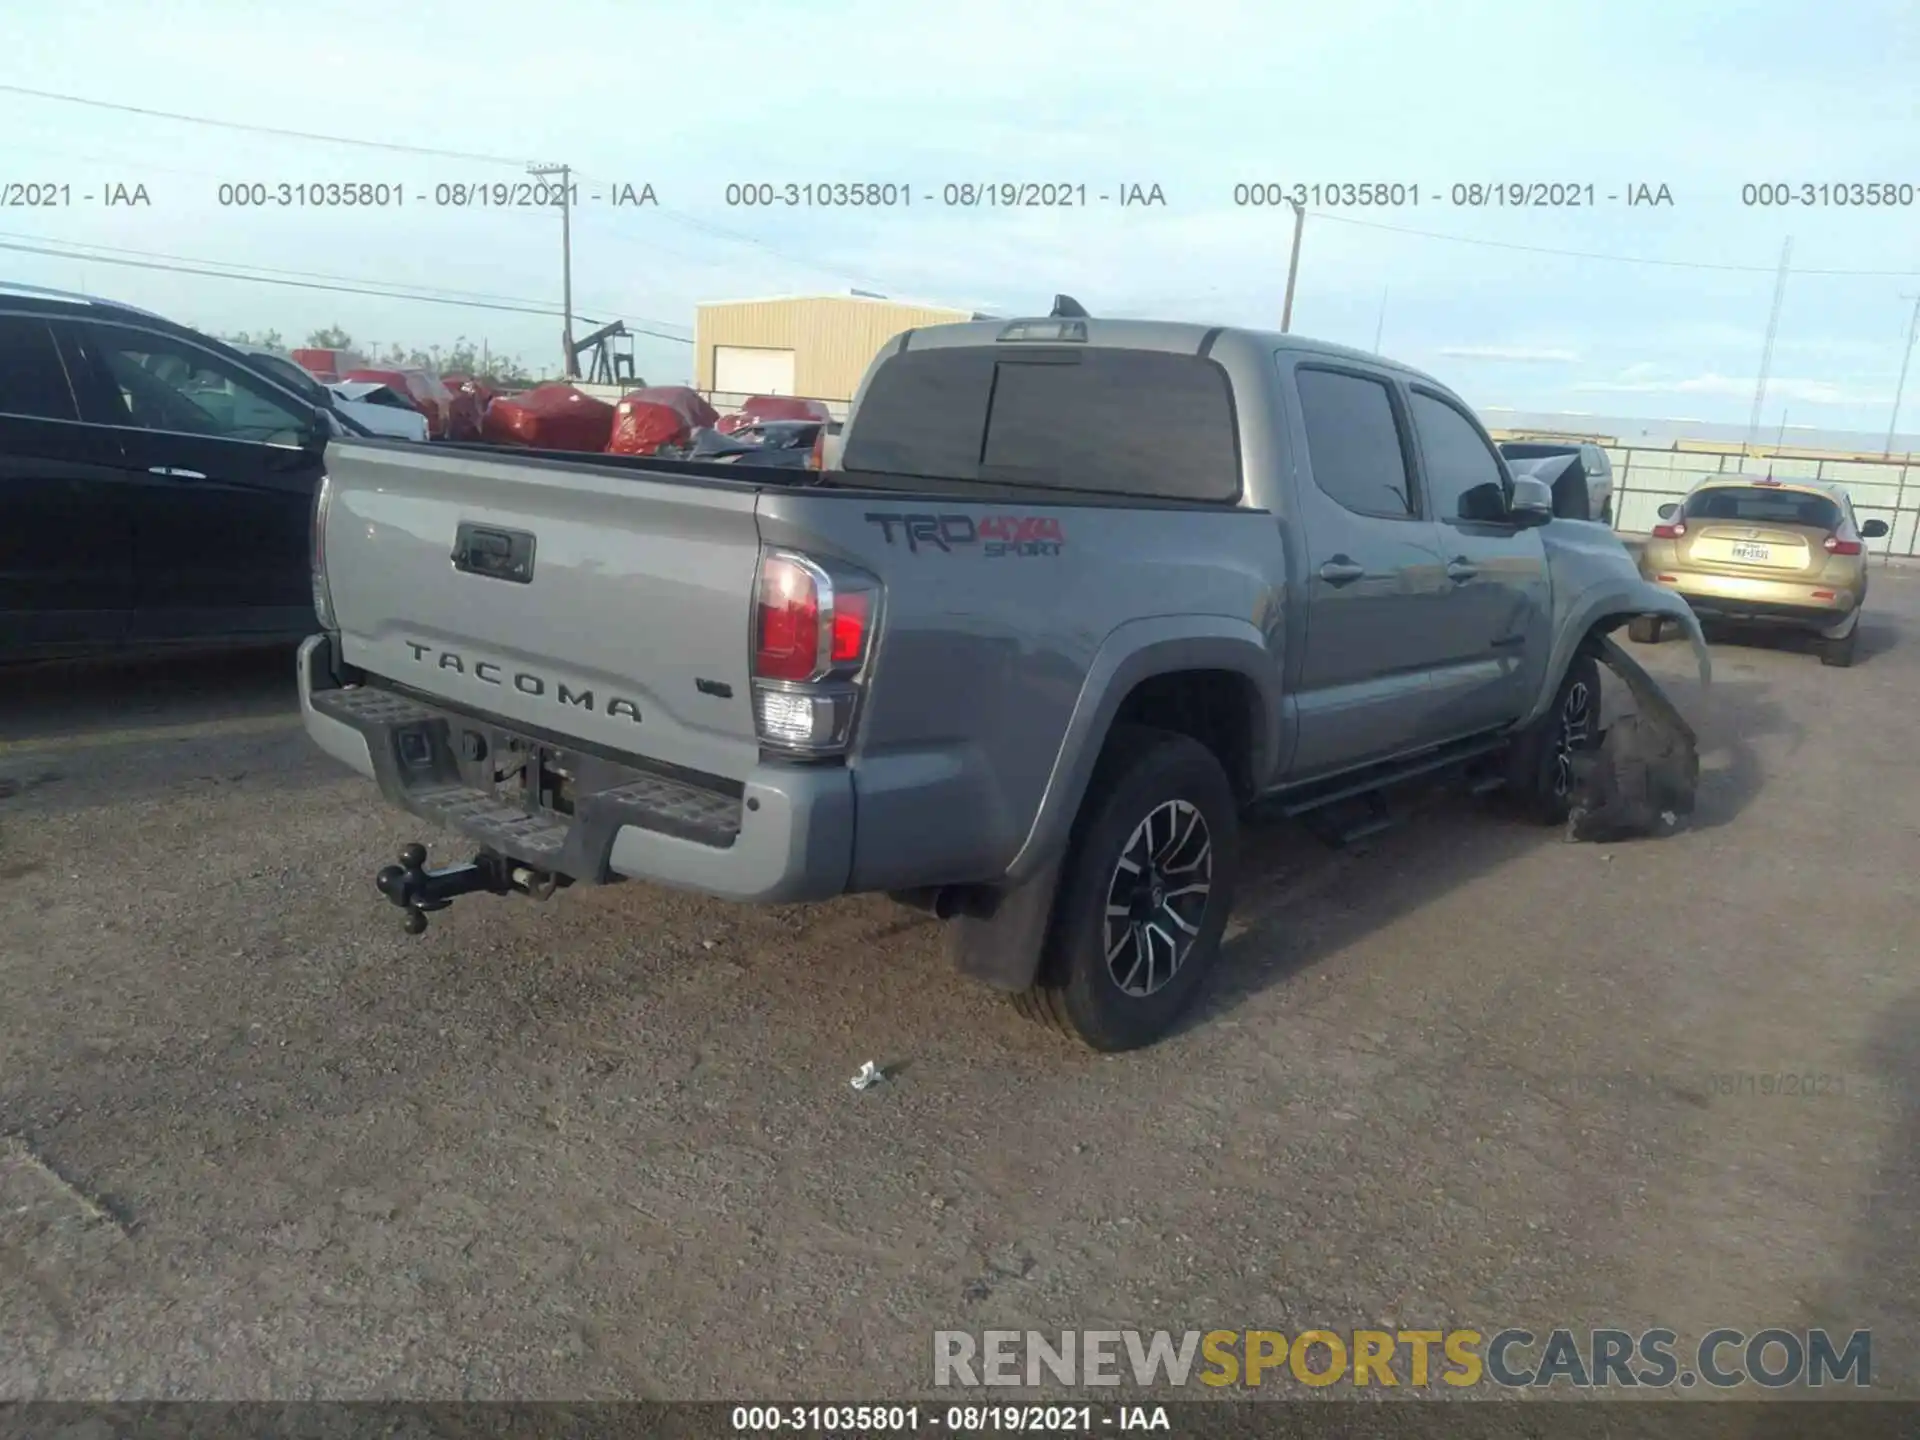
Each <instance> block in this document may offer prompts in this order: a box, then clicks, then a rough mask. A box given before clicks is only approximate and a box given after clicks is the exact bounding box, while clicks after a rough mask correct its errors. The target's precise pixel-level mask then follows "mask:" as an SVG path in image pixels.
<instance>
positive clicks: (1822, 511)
mask: <svg viewBox="0 0 1920 1440" xmlns="http://www.w3.org/2000/svg"><path fill="white" fill-rule="evenodd" d="M1686 518H1687V519H1689V520H1731V521H1734V522H1735V523H1737V524H1743V525H1806V526H1809V527H1810V528H1812V529H1815V530H1838V529H1839V528H1840V522H1841V518H1842V517H1841V514H1840V507H1839V506H1838V505H1836V504H1834V503H1833V501H1831V500H1829V499H1827V497H1826V496H1824V495H1809V494H1807V493H1806V492H1805V491H1804V490H1766V489H1762V488H1760V487H1759V486H1753V487H1751V488H1747V487H1742V486H1736V485H1726V486H1718V487H1716V488H1714V489H1712V490H1702V491H1701V492H1700V493H1699V494H1697V495H1695V496H1694V497H1693V498H1692V499H1691V500H1689V501H1687V510H1686Z"/></svg>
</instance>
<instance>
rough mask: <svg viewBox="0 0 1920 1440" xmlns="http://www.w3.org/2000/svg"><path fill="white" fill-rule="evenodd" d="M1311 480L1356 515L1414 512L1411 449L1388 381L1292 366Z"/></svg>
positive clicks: (1398, 515)
mask: <svg viewBox="0 0 1920 1440" xmlns="http://www.w3.org/2000/svg"><path fill="white" fill-rule="evenodd" d="M1294 380H1295V383H1296V384H1297V385H1298V387H1299V391H1300V412H1301V414H1302V416H1303V417H1304V418H1305V420H1306V430H1307V460H1308V463H1309V464H1311V465H1312V467H1313V481H1314V484H1316V485H1318V486H1319V487H1320V489H1321V490H1322V491H1324V492H1325V493H1326V494H1327V495H1328V496H1329V497H1331V498H1332V499H1334V500H1337V501H1338V502H1339V503H1340V504H1341V505H1342V506H1344V507H1345V508H1346V509H1348V510H1351V511H1353V512H1354V513H1355V514H1357V515H1378V516H1381V517H1384V518H1386V519H1392V520H1410V519H1412V518H1413V517H1414V515H1415V514H1416V511H1415V508H1414V504H1413V486H1412V484H1411V483H1410V481H1409V478H1408V475H1407V454H1406V451H1405V449H1404V448H1403V447H1402V446H1401V444H1400V426H1399V423H1398V422H1397V421H1396V420H1395V418H1394V413H1393V400H1392V398H1391V396H1390V395H1389V393H1388V390H1387V386H1386V384H1385V382H1384V381H1380V380H1373V379H1368V378H1366V377H1365V376H1360V375H1347V374H1343V373H1341V372H1340V371H1336V370H1309V369H1300V370H1296V371H1295V372H1294Z"/></svg>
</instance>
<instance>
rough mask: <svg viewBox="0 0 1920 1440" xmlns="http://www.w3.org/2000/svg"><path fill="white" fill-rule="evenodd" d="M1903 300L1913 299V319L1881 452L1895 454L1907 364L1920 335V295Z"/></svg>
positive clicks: (1908, 323) (1905, 385) (1908, 324)
mask: <svg viewBox="0 0 1920 1440" xmlns="http://www.w3.org/2000/svg"><path fill="white" fill-rule="evenodd" d="M1900 298H1901V299H1902V300H1909V299H1910V300H1912V301H1913V319H1911V320H1909V321H1908V322H1907V344H1906V348H1905V349H1904V350H1902V351H1901V352H1900V378H1899V380H1898V381H1896V382H1895V383H1894V387H1893V417H1892V418H1891V419H1889V420H1888V421H1887V448H1886V449H1884V450H1882V451H1881V452H1880V453H1881V454H1882V455H1886V456H1889V457H1890V456H1892V454H1893V432H1894V431H1896V430H1898V429H1899V428H1900V400H1901V397H1903V396H1904V395H1905V394H1906V393H1907V364H1908V362H1909V361H1911V360H1912V359H1913V341H1914V337H1915V336H1916V335H1920V295H1911V296H1909V295H1902V296H1901V297H1900Z"/></svg>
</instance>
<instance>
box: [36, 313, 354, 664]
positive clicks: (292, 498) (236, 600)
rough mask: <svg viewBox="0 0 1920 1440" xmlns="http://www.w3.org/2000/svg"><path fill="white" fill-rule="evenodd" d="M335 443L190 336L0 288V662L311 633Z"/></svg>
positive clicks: (148, 320)
mask: <svg viewBox="0 0 1920 1440" xmlns="http://www.w3.org/2000/svg"><path fill="white" fill-rule="evenodd" d="M335 428H336V425H335V422H334V421H333V420H332V419H330V415H329V412H326V411H322V410H320V409H318V408H317V407H316V406H315V405H313V404H312V403H311V402H310V401H309V400H308V399H306V398H304V397H303V396H302V395H300V394H298V393H296V392H295V391H294V390H292V389H291V388H289V387H288V385H287V384H286V383H285V382H284V381H282V380H280V379H277V378H274V377H272V376H270V375H266V374H263V373H261V371H260V370H259V369H258V368H256V367H255V366H254V365H253V364H252V363H251V362H250V361H249V360H248V359H247V357H246V356H244V355H242V354H240V353H239V352H238V351H236V350H233V349H232V348H230V347H229V346H226V345H223V344H222V343H220V342H219V341H218V340H214V339H211V338H209V337H208V336H205V335H202V334H200V333H199V332H198V331H195V330H191V329H189V328H187V327H186V326H184V325H176V324H174V323H173V322H171V321H169V320H163V319H162V318H160V317H159V316H158V315H152V314H148V313H147V312H146V311H144V310H136V309H134V308H133V307H131V306H127V305H119V304H115V303H112V302H110V301H103V300H94V299H89V298H87V297H84V296H77V295H65V294H61V293H59V292H54V291H45V290H39V289H37V288H34V287H28V286H9V285H6V284H4V283H0V661H5V660H22V659H32V658H41V657H54V656H65V655H75V654H83V653H87V652H93V651H101V650H112V649H117V648H122V647H132V648H147V647H154V646H166V645H173V644H187V643H190V644H195V645H200V644H208V643H270V642H274V641H278V640H282V639H296V638H298V637H300V636H303V635H306V634H308V633H310V632H311V631H312V629H313V626H314V612H313V590H312V579H311V574H310V569H309V565H310V557H309V553H308V543H309V535H310V528H311V524H312V518H311V517H312V513H313V502H314V495H315V491H316V489H317V488H318V485H319V480H320V476H321V473H322V466H323V456H324V453H325V449H326V442H327V439H328V436H329V435H330V434H331V433H332V432H333V431H334V430H335Z"/></svg>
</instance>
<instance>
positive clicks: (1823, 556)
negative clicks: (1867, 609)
mask: <svg viewBox="0 0 1920 1440" xmlns="http://www.w3.org/2000/svg"><path fill="white" fill-rule="evenodd" d="M1886 533H1887V525H1886V522H1885V521H1884V520H1869V521H1867V522H1866V523H1865V524H1860V523H1858V522H1856V520H1855V519H1854V514H1853V502H1852V501H1851V500H1849V499H1848V498H1847V492H1846V491H1845V490H1843V489H1842V488H1841V487H1840V486H1838V485H1829V484H1827V483H1825V482H1823V481H1818V480H1774V479H1772V478H1757V477H1755V476H1752V475H1716V476H1714V477H1713V478H1712V479H1710V480H1703V481H1701V482H1700V484H1698V485H1696V486H1694V487H1693V489H1692V490H1691V491H1689V492H1688V494H1687V498H1686V499H1685V500H1683V501H1680V502H1678V503H1676V504H1668V505H1662V506H1661V507H1660V523H1659V524H1658V525H1655V526H1654V527H1653V538H1652V539H1651V540H1649V541H1648V542H1647V548H1646V549H1645V550H1643V551H1642V552H1641V554H1640V573H1641V574H1642V575H1644V576H1645V577H1646V578H1647V579H1649V580H1651V581H1653V582H1654V583H1655V584H1656V585H1664V586H1666V587H1667V588H1668V589H1669V590H1672V591H1675V592H1676V593H1677V594H1678V595H1679V596H1680V597H1681V598H1682V599H1683V600H1685V601H1686V602H1687V604H1688V605H1690V606H1692V607H1693V611H1694V613H1695V614H1696V615H1698V616H1699V617H1700V618H1701V619H1702V620H1703V621H1715V620H1728V621H1741V622H1751V623H1756V624H1763V625H1780V626H1787V627H1790V628H1793V629H1798V630H1809V631H1812V632H1814V633H1815V634H1817V635H1818V636H1819V637H1820V638H1819V641H1818V644H1819V647H1820V662H1821V663H1822V664H1823V665H1851V664H1852V663H1853V651H1854V644H1855V641H1856V639H1857V637H1858V635H1859V631H1860V607H1861V605H1862V604H1863V603H1864V602H1865V601H1866V598H1867V547H1866V544H1865V543H1864V542H1866V541H1868V540H1877V539H1879V538H1880V537H1881V536H1882V535H1885V534H1886ZM1660 629H1661V625H1660V620H1659V618H1658V617H1657V616H1643V617H1642V618H1640V619H1638V620H1635V621H1633V622H1631V623H1630V624H1629V625H1628V627H1627V633H1628V634H1629V635H1630V636H1632V638H1633V639H1635V640H1639V641H1642V642H1653V641H1657V640H1658V639H1659V638H1660Z"/></svg>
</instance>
